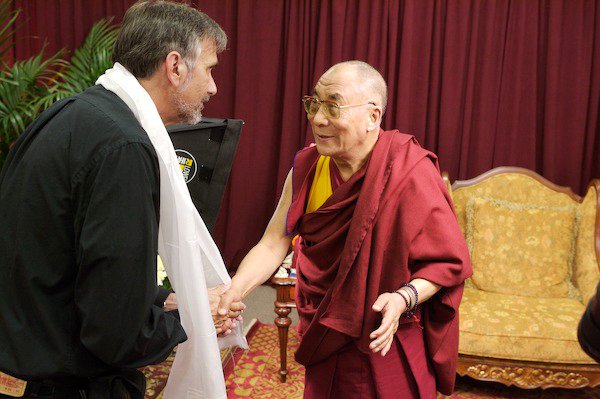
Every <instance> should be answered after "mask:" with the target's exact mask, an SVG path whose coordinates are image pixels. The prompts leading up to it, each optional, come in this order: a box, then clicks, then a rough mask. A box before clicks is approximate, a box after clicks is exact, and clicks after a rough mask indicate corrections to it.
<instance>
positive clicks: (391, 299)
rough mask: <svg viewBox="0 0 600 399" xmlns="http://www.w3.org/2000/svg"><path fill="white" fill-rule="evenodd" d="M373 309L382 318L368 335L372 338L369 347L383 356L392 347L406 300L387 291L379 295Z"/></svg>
mask: <svg viewBox="0 0 600 399" xmlns="http://www.w3.org/2000/svg"><path fill="white" fill-rule="evenodd" d="M373 310H374V311H376V312H381V316H382V320H381V326H379V328H378V329H377V330H375V331H373V332H372V333H371V335H370V336H369V337H370V338H371V339H372V340H373V342H371V344H370V345H369V348H370V349H371V350H372V351H373V352H375V353H376V352H379V351H381V356H385V355H386V354H387V353H388V351H389V350H390V348H391V347H392V342H393V341H394V335H395V334H396V330H398V324H399V323H400V316H401V315H402V313H404V311H405V310H406V302H404V300H403V299H402V298H401V297H400V295H398V294H395V293H389V292H388V293H385V294H381V295H379V297H378V298H377V300H376V301H375V303H374V304H373Z"/></svg>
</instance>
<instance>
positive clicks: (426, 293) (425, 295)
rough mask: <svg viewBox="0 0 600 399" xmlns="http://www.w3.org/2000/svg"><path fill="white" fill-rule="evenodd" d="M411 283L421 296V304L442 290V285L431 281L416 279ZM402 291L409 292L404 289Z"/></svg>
mask: <svg viewBox="0 0 600 399" xmlns="http://www.w3.org/2000/svg"><path fill="white" fill-rule="evenodd" d="M410 283H411V284H412V285H413V286H414V287H415V289H416V290H417V293H418V294H419V303H423V302H425V301H426V300H428V299H429V298H431V297H432V296H434V295H435V294H436V293H437V292H438V291H439V290H440V289H441V288H442V286H441V285H438V284H435V283H432V282H431V281H428V280H425V279H422V278H416V279H414V280H411V282H410ZM402 289H403V290H408V289H409V288H407V287H404V288H402Z"/></svg>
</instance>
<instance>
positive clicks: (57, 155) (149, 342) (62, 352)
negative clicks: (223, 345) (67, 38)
mask: <svg viewBox="0 0 600 399" xmlns="http://www.w3.org/2000/svg"><path fill="white" fill-rule="evenodd" d="M226 41H227V37H226V35H225V33H224V32H223V30H222V29H221V28H220V27H219V25H218V24H217V23H216V22H214V21H213V20H212V19H210V18H209V17H208V16H206V15H205V14H203V13H201V12H199V11H198V10H195V9H193V8H190V7H187V6H184V5H181V4H177V3H170V2H165V1H148V2H140V3H137V4H136V5H134V6H133V7H132V8H131V9H130V10H128V12H127V13H126V15H125V18H124V21H123V25H122V27H121V31H120V34H119V38H118V40H117V43H116V45H115V49H114V54H113V59H114V61H116V62H119V63H120V64H122V65H123V66H124V67H125V68H127V69H128V70H129V71H130V72H131V73H132V74H133V75H134V76H135V77H136V78H137V79H138V81H139V82H140V84H141V85H142V86H143V87H144V89H146V91H147V92H148V94H150V96H151V98H152V100H153V102H154V104H155V105H156V108H157V110H158V112H159V114H160V116H161V118H162V121H163V123H164V124H165V125H166V124H173V123H197V122H198V121H199V119H200V115H201V111H202V108H203V103H204V102H206V101H208V99H209V98H210V96H212V95H214V94H216V91H217V89H216V85H215V82H214V80H213V78H212V75H211V71H212V68H213V67H214V66H216V64H217V54H218V53H219V52H220V51H222V50H223V49H224V48H225V45H226ZM200 49H202V51H200ZM159 198H160V185H159V164H158V159H157V155H156V152H155V149H154V147H153V145H152V143H151V142H150V140H149V138H148V136H147V134H146V132H145V130H144V129H143V128H142V127H141V125H140V123H139V122H138V121H137V120H136V118H135V116H134V115H133V113H132V112H131V111H130V109H129V108H128V106H127V105H126V104H125V103H124V102H123V101H122V100H121V99H120V98H119V97H117V96H116V95H115V94H114V93H112V92H110V91H107V90H106V89H104V88H103V87H101V86H94V87H92V88H90V89H88V90H86V91H85V92H84V93H81V94H79V95H77V96H75V97H72V98H69V99H66V100H62V101H60V102H58V103H57V104H55V105H53V106H52V107H50V108H49V109H48V110H46V111H45V112H44V113H43V114H42V115H41V116H40V117H39V118H38V119H37V120H36V121H35V122H34V123H33V124H32V125H31V126H30V127H29V128H28V129H27V131H26V132H25V133H24V134H23V135H22V136H21V137H20V138H19V140H18V141H17V142H16V143H15V145H14V147H13V148H12V150H11V152H10V154H9V156H8V159H7V162H6V164H5V166H4V169H3V170H2V173H1V174H0V221H1V222H0V275H1V276H2V278H0V315H1V316H0V317H1V319H2V321H1V322H0V372H2V373H0V397H38V398H80V397H86V395H87V397H90V396H89V394H90V393H92V394H93V395H95V394H98V393H100V394H102V395H107V396H102V397H111V398H112V397H129V395H130V396H131V397H133V398H138V397H139V398H142V397H143V391H144V386H143V385H144V379H143V375H140V373H139V372H137V371H136V370H135V369H136V368H139V367H142V366H145V365H148V364H155V363H159V362H161V361H163V360H164V359H165V358H166V357H167V356H168V355H169V354H170V353H171V351H172V349H173V347H174V346H176V345H177V344H178V343H180V342H183V341H185V339H186V334H185V332H184V330H183V328H182V327H181V324H180V323H179V321H178V320H177V319H176V318H175V317H173V316H172V315H170V314H167V313H165V311H164V309H162V307H161V306H156V305H155V304H154V302H155V299H156V297H157V286H156V254H157V239H158V238H157V237H158V222H159ZM215 306H216V304H215ZM230 316H231V317H235V316H236V314H233V315H232V314H230ZM216 324H218V327H219V328H218V329H217V331H221V330H227V329H228V328H229V324H228V322H225V324H221V322H218V323H216Z"/></svg>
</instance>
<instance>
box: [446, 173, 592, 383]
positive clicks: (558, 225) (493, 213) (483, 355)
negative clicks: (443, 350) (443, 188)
mask: <svg viewBox="0 0 600 399" xmlns="http://www.w3.org/2000/svg"><path fill="white" fill-rule="evenodd" d="M445 180H446V182H447V185H448V186H449V182H448V179H447V175H445ZM449 189H450V190H451V193H452V198H453V201H454V204H455V207H456V213H457V216H458V220H459V224H460V227H461V229H462V232H463V234H464V235H465V238H466V239H467V244H468V246H469V251H470V253H471V260H472V263H473V276H472V277H471V278H470V279H469V280H467V282H466V286H465V292H464V296H463V301H462V303H461V307H460V343H459V365H458V373H459V374H460V375H463V376H464V375H467V376H470V377H473V378H476V379H480V380H487V381H497V382H501V383H503V384H506V385H516V386H519V387H522V388H537V387H541V388H549V387H562V388H580V387H585V386H592V387H593V386H597V385H599V384H600V365H598V364H596V363H595V362H594V360H592V359H591V358H590V357H588V356H587V355H586V354H585V353H584V352H583V351H582V350H581V348H580V347H579V344H578V342H577V325H578V322H579V319H580V317H581V315H582V314H583V312H584V309H585V304H587V303H588V301H589V299H590V298H591V297H592V296H593V294H594V292H595V288H596V284H597V283H598V281H599V278H600V272H599V259H600V212H599V210H600V199H599V191H600V180H594V181H593V182H592V183H591V184H590V186H589V188H588V191H587V194H586V195H585V197H584V198H580V197H579V196H577V195H575V194H574V193H573V192H572V191H571V190H570V189H568V188H565V187H559V186H557V185H555V184H553V183H551V182H549V181H548V180H546V179H544V178H543V177H541V176H539V175H538V174H536V173H534V172H532V171H530V170H527V169H521V168H512V167H510V168H509V167H502V168H497V169H493V170H491V171H489V172H487V173H485V174H483V175H481V176H479V177H477V178H475V179H472V180H468V181H456V182H455V183H454V184H453V185H452V187H451V188H450V187H449Z"/></svg>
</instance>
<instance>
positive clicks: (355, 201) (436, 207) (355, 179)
mask: <svg viewBox="0 0 600 399" xmlns="http://www.w3.org/2000/svg"><path fill="white" fill-rule="evenodd" d="M302 101H303V103H304V108H305V110H306V112H307V116H308V120H309V122H310V124H311V127H312V132H313V134H314V139H315V144H316V145H315V146H311V147H307V148H305V149H303V150H301V151H300V152H298V154H297V155H296V158H295V160H294V165H293V168H292V170H291V171H290V173H289V175H288V177H287V180H286V182H285V185H284V188H283V193H282V196H281V199H280V201H279V205H278V206H277V209H276V210H275V213H274V215H273V217H272V218H271V221H270V222H269V225H268V226H267V228H266V231H265V233H264V235H263V237H262V239H261V240H260V242H259V243H258V244H257V245H256V246H255V247H254V248H253V249H252V250H251V251H250V252H249V253H248V255H247V256H246V257H245V258H244V260H243V261H242V263H241V265H240V268H239V270H238V272H237V274H236V276H235V277H234V278H233V281H232V286H231V288H230V290H229V291H228V292H227V293H226V294H225V295H224V296H223V297H222V299H221V304H220V310H219V311H220V312H221V313H222V314H226V310H227V308H228V306H229V303H230V302H231V301H233V300H238V299H241V298H243V297H245V296H246V295H248V293H249V292H251V291H252V290H253V289H254V288H255V287H256V286H258V285H259V284H261V283H263V282H264V281H266V280H267V279H268V278H269V277H270V276H271V274H272V273H273V272H274V270H275V269H276V268H277V267H278V265H279V264H280V263H281V261H282V259H283V258H284V257H285V255H286V253H287V252H288V249H289V246H290V243H291V241H292V237H293V236H295V235H298V236H299V238H298V240H296V242H295V252H294V254H295V255H294V264H295V266H296V268H297V273H298V282H297V285H296V303H297V307H298V314H299V316H300V323H299V326H298V331H299V335H300V337H301V342H300V347H299V348H298V351H297V352H296V360H297V361H298V362H299V363H301V364H303V365H305V366H306V385H305V393H304V396H305V397H306V398H311V399H312V398H394V399H396V398H406V399H408V398H427V399H430V398H435V397H436V389H437V390H438V391H440V392H442V393H444V394H450V393H451V392H452V390H453V388H454V380H455V372H456V360H457V356H458V305H459V303H460V300H461V296H462V290H463V282H464V280H465V279H466V278H467V277H469V275H470V274H471V266H470V262H469V255H468V250H467V246H466V243H465V240H464V238H463V237H462V235H461V232H460V230H459V227H458V223H457V220H456V216H455V214H454V210H453V206H452V201H451V199H450V196H449V195H448V192H447V190H446V188H445V186H444V183H443V181H442V179H441V178H440V174H439V168H438V164H437V158H436V156H435V155H434V154H432V153H431V152H429V151H426V150H424V149H423V148H421V147H420V146H419V144H418V143H417V141H416V140H415V138H414V137H413V136H410V135H407V134H402V133H400V132H398V131H397V130H391V131H383V130H381V128H380V124H381V118H382V115H383V113H384V111H385V106H386V102H387V88H386V84H385V81H384V79H383V77H382V76H381V75H380V74H379V72H377V71H376V70H375V69H374V68H373V67H371V66H370V65H368V64H366V63H364V62H360V61H349V62H343V63H340V64H337V65H334V66H333V67H332V68H331V69H329V70H328V71H327V72H326V73H325V74H324V75H323V76H321V78H320V79H319V81H318V82H317V84H316V86H315V88H314V92H313V94H312V95H311V96H305V97H304V98H303V100H302Z"/></svg>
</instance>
